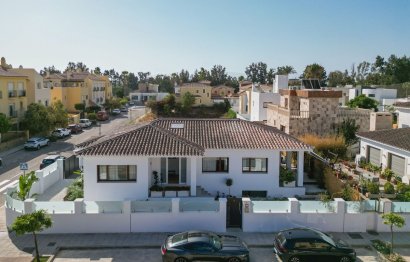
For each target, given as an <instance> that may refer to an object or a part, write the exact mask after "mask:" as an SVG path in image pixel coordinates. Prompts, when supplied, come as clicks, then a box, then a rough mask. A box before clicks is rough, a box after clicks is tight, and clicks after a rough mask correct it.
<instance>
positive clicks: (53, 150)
mask: <svg viewBox="0 0 410 262" xmlns="http://www.w3.org/2000/svg"><path fill="white" fill-rule="evenodd" d="M127 125H130V122H129V120H128V118H127V115H126V114H123V115H120V116H117V117H115V118H111V120H109V121H105V122H101V135H107V134H113V133H116V132H118V131H119V130H120V129H121V127H123V126H127ZM99 133H100V128H99V127H97V126H93V127H91V128H87V129H84V131H83V132H81V133H79V134H73V135H72V136H71V137H67V138H64V139H59V140H57V142H52V143H50V145H49V146H46V147H43V148H41V149H40V150H38V151H36V150H34V151H33V150H24V149H20V150H19V151H17V152H15V153H12V154H9V155H6V156H3V157H2V158H3V166H2V167H1V168H0V206H3V205H4V195H3V193H4V192H5V191H6V189H7V187H8V186H11V185H14V184H16V183H17V180H18V177H19V176H20V174H22V171H21V170H20V168H19V164H20V163H22V162H26V163H28V168H29V170H28V171H26V172H30V171H34V170H37V169H38V168H39V166H40V163H41V161H42V160H43V159H44V158H45V157H46V156H47V155H53V154H58V155H63V156H66V157H68V156H71V155H73V152H72V150H73V149H74V145H75V144H79V143H81V142H84V141H86V140H88V139H89V138H91V137H94V136H98V135H99Z"/></svg>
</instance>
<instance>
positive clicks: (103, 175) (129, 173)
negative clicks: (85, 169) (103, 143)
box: [97, 165, 137, 182]
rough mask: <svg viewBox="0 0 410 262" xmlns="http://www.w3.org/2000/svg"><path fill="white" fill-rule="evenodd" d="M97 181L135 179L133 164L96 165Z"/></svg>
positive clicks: (135, 171)
mask: <svg viewBox="0 0 410 262" xmlns="http://www.w3.org/2000/svg"><path fill="white" fill-rule="evenodd" d="M97 180H98V182H117V181H119V182H121V181H124V182H126V181H137V166H135V165H98V166H97Z"/></svg>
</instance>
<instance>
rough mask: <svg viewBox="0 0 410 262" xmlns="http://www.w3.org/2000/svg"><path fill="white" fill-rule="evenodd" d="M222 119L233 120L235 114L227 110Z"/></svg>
mask: <svg viewBox="0 0 410 262" xmlns="http://www.w3.org/2000/svg"><path fill="white" fill-rule="evenodd" d="M224 117H225V118H230V119H234V118H236V113H235V111H233V110H232V109H229V110H228V112H226V113H225V115H224Z"/></svg>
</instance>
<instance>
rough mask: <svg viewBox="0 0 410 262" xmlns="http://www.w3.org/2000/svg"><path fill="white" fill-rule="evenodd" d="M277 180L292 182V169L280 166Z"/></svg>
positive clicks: (293, 177)
mask: <svg viewBox="0 0 410 262" xmlns="http://www.w3.org/2000/svg"><path fill="white" fill-rule="evenodd" d="M279 180H280V181H281V182H287V183H289V182H293V181H295V174H294V173H293V172H292V170H289V169H285V168H283V167H281V168H280V173H279Z"/></svg>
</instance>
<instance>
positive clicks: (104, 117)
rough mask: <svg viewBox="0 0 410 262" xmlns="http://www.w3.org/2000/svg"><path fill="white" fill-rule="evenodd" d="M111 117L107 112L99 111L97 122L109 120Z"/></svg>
mask: <svg viewBox="0 0 410 262" xmlns="http://www.w3.org/2000/svg"><path fill="white" fill-rule="evenodd" d="M109 118H110V117H109V115H108V113H107V112H106V111H98V112H97V120H99V121H105V120H108V119H109Z"/></svg>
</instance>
